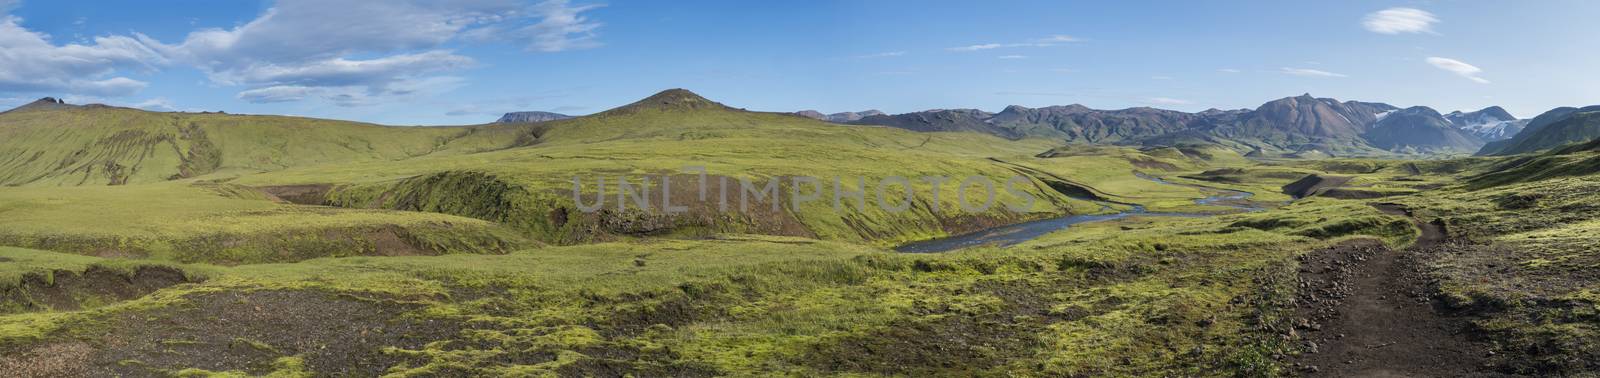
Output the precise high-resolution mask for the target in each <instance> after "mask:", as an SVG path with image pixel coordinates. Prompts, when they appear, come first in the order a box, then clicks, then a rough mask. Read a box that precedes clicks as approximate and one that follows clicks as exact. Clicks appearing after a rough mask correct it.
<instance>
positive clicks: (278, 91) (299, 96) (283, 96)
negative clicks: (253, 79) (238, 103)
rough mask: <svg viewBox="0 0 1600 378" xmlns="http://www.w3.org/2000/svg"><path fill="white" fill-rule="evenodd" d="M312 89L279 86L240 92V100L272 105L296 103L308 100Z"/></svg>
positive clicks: (296, 86)
mask: <svg viewBox="0 0 1600 378" xmlns="http://www.w3.org/2000/svg"><path fill="white" fill-rule="evenodd" d="M311 91H312V89H311V88H308V87H302V86H298V85H279V86H271V87H266V88H256V89H251V90H247V91H243V92H239V95H238V96H237V97H238V98H239V99H240V100H245V101H248V102H252V103H257V104H270V103H274V102H294V101H300V100H304V99H306V97H308V96H310V95H311Z"/></svg>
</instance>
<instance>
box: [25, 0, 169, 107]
mask: <svg viewBox="0 0 1600 378" xmlns="http://www.w3.org/2000/svg"><path fill="white" fill-rule="evenodd" d="M14 4H15V3H14V2H13V3H11V5H14ZM11 5H8V4H0V10H3V9H4V7H6V6H11ZM21 22H22V19H21V18H18V17H16V16H10V15H0V92H6V93H28V94H36V93H46V94H51V93H54V94H56V95H57V96H60V95H63V94H83V95H93V96H112V97H116V96H126V95H131V94H133V93H135V92H138V91H140V90H142V89H144V87H145V86H146V83H144V82H141V81H138V80H134V79H130V78H127V77H123V76H117V70H118V69H129V68H131V69H152V68H153V67H154V66H153V65H155V64H160V62H161V61H162V59H161V58H160V56H159V55H157V54H156V53H155V52H153V51H151V50H150V49H148V48H145V47H144V45H142V44H140V43H139V42H138V41H136V40H134V39H132V38H128V37H117V36H108V37H96V38H94V39H93V43H92V44H79V43H68V44H64V45H59V46H58V45H55V44H52V43H51V42H50V36H49V35H46V34H43V33H37V32H34V31H31V30H28V29H26V28H24V27H22V25H21Z"/></svg>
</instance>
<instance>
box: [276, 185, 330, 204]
mask: <svg viewBox="0 0 1600 378" xmlns="http://www.w3.org/2000/svg"><path fill="white" fill-rule="evenodd" d="M257 189H260V190H261V191H262V192H264V193H266V194H267V196H268V198H271V199H273V200H275V201H278V202H287V203H292V204H298V205H327V204H328V191H329V190H333V185H328V184H311V185H282V186H263V187H260V188H257Z"/></svg>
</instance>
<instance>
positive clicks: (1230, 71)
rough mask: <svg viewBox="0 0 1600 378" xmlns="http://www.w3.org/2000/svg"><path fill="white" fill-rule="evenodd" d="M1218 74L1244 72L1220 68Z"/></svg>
mask: <svg viewBox="0 0 1600 378" xmlns="http://www.w3.org/2000/svg"><path fill="white" fill-rule="evenodd" d="M1217 72H1221V73H1240V72H1244V71H1240V70H1238V69H1236V68H1218V69H1217Z"/></svg>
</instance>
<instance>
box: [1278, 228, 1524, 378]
mask: <svg viewBox="0 0 1600 378" xmlns="http://www.w3.org/2000/svg"><path fill="white" fill-rule="evenodd" d="M1374 206H1375V207H1377V208H1378V209H1379V210H1381V211H1383V212H1384V213H1387V214H1391V215H1400V216H1406V217H1410V218H1411V220H1412V222H1413V223H1415V224H1416V225H1417V227H1419V228H1421V230H1422V235H1421V237H1420V238H1419V239H1418V240H1417V243H1416V244H1415V245H1414V246H1412V247H1411V248H1408V249H1406V250H1405V251H1394V250H1392V249H1390V248H1387V247H1385V246H1384V245H1383V244H1382V243H1378V242H1376V241H1353V242H1348V243H1343V244H1340V245H1337V246H1334V247H1330V248H1326V249H1321V250H1317V251H1312V252H1310V253H1307V254H1306V255H1305V256H1303V257H1302V261H1301V268H1300V294H1299V298H1298V300H1297V301H1296V303H1297V309H1296V313H1297V315H1298V320H1297V321H1296V325H1295V326H1296V329H1297V331H1298V332H1303V335H1302V336H1303V337H1302V338H1301V340H1303V342H1304V345H1303V350H1304V352H1303V353H1302V354H1301V355H1300V356H1299V357H1298V359H1297V360H1296V361H1295V363H1294V365H1295V367H1296V368H1297V370H1298V372H1299V373H1301V374H1305V375H1308V376H1330V377H1352V376H1363V377H1461V376H1502V374H1499V373H1496V372H1493V371H1491V370H1490V369H1491V368H1492V366H1490V365H1489V364H1488V358H1487V357H1488V353H1489V350H1490V348H1489V347H1488V346H1487V345H1486V344H1484V343H1483V341H1482V334H1481V333H1479V332H1478V331H1477V329H1476V328H1475V327H1473V326H1472V324H1471V323H1470V322H1469V319H1467V318H1466V317H1462V316H1452V315H1450V314H1442V313H1441V312H1440V311H1438V310H1437V309H1441V308H1444V307H1445V306H1443V304H1442V303H1438V302H1439V301H1438V300H1437V299H1436V298H1435V296H1434V295H1433V294H1434V293H1435V289H1434V288H1432V287H1430V286H1429V283H1428V279H1427V277H1426V276H1425V274H1424V273H1423V272H1422V271H1421V269H1420V265H1419V264H1418V261H1416V259H1417V258H1418V257H1419V255H1421V254H1425V253H1427V251H1429V250H1430V249H1432V248H1439V247H1440V246H1441V245H1442V244H1443V241H1444V239H1445V235H1446V233H1445V230H1444V228H1443V226H1441V225H1440V224H1438V223H1437V222H1423V221H1421V220H1418V219H1416V218H1415V217H1413V216H1412V215H1411V213H1410V212H1409V211H1408V210H1406V209H1405V208H1403V207H1401V206H1399V205H1393V204H1378V205H1374Z"/></svg>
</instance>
